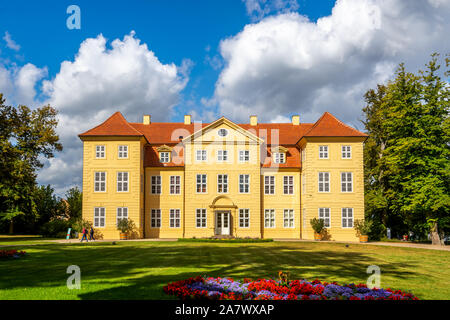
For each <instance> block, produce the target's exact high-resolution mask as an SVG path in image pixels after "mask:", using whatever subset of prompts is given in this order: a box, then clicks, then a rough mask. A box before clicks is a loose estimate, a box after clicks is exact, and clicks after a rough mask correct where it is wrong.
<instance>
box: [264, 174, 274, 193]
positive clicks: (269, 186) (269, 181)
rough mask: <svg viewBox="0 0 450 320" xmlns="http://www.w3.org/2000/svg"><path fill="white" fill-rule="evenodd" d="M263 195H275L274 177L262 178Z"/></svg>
mask: <svg viewBox="0 0 450 320" xmlns="http://www.w3.org/2000/svg"><path fill="white" fill-rule="evenodd" d="M264 194H275V176H264Z"/></svg>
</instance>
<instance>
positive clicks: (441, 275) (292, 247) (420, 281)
mask: <svg viewBox="0 0 450 320" xmlns="http://www.w3.org/2000/svg"><path fill="white" fill-rule="evenodd" d="M16 243H17V242H16ZM8 249H10V248H8ZM17 249H21V250H26V251H27V252H28V256H25V257H23V258H21V259H17V260H0V299H170V298H171V297H169V296H166V295H165V294H164V293H163V292H162V287H163V286H164V285H165V284H166V283H167V282H170V281H175V280H180V279H185V278H188V277H190V276H195V275H199V274H201V275H208V276H221V277H225V276H231V277H235V278H244V277H252V278H257V277H272V278H273V277H276V275H277V272H278V271H279V270H284V271H290V273H291V278H306V279H311V280H312V279H314V278H319V279H321V280H325V281H337V282H339V283H349V282H355V283H358V282H364V283H365V282H366V279H367V277H368V275H367V274H366V268H367V266H369V265H378V266H379V267H380V268H381V286H382V287H385V288H387V287H391V288H395V289H404V290H409V291H411V292H412V293H414V294H416V295H417V296H418V297H419V298H421V299H450V280H449V279H450V268H449V265H450V252H448V251H437V250H424V249H413V248H398V247H384V246H371V245H360V244H352V245H350V246H349V247H348V248H347V247H345V245H344V244H337V243H315V242H301V243H294V242H269V243H250V244H247V243H195V242H192V243H189V242H126V241H122V242H117V245H112V244H111V243H106V242H104V243H88V244H86V243H83V244H45V243H44V244H42V243H40V244H36V245H29V243H28V242H27V244H24V245H20V246H18V247H17ZM69 265H78V266H79V267H80V268H81V289H80V290H69V289H67V287H66V280H67V277H68V276H69V274H66V269H67V267H68V266H69Z"/></svg>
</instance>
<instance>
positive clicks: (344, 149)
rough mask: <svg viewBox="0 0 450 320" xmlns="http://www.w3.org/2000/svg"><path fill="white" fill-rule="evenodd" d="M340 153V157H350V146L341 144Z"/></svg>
mask: <svg viewBox="0 0 450 320" xmlns="http://www.w3.org/2000/svg"><path fill="white" fill-rule="evenodd" d="M341 155H342V159H351V158H352V146H342V147H341Z"/></svg>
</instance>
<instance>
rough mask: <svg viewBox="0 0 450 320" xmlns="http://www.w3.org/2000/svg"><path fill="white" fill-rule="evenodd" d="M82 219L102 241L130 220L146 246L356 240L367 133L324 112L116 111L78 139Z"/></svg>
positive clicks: (361, 210) (114, 235)
mask: <svg viewBox="0 0 450 320" xmlns="http://www.w3.org/2000/svg"><path fill="white" fill-rule="evenodd" d="M79 137H80V139H81V140H82V141H83V218H84V219H86V220H89V221H91V222H92V223H93V225H94V228H96V229H98V230H100V232H101V233H102V234H103V236H104V238H105V239H118V238H119V231H118V230H117V227H116V226H117V221H118V220H119V219H122V218H128V219H132V220H133V221H134V222H135V224H136V226H137V229H138V236H139V237H140V238H192V237H197V238H200V237H211V236H231V237H252V238H254V237H258V238H278V239H313V238H314V232H313V230H312V228H311V225H310V220H311V219H312V218H314V217H317V218H320V219H323V220H324V223H325V226H326V228H327V233H328V234H329V236H330V237H331V239H332V240H351V241H356V240H357V237H356V234H355V230H354V228H353V225H354V220H356V219H363V218H364V181H363V143H364V141H365V139H366V138H367V135H366V134H364V133H362V132H359V131H357V130H355V129H354V128H351V127H349V126H347V125H346V124H344V123H342V122H341V121H339V120H338V119H336V118H335V117H334V116H333V115H331V114H330V113H328V112H325V113H324V114H323V115H322V116H321V117H320V118H319V119H318V120H317V122H315V123H302V122H301V121H300V117H299V116H293V117H292V121H291V122H290V123H258V119H257V117H256V116H251V117H250V121H249V123H245V124H237V123H234V122H232V121H230V120H228V119H226V118H224V117H222V118H220V119H218V120H216V121H214V122H212V123H199V122H192V121H191V116H188V115H186V116H185V117H184V122H183V123H154V122H152V121H151V117H150V115H145V116H144V117H143V121H142V123H132V122H128V121H127V120H126V119H125V118H124V117H123V116H122V114H121V113H120V112H116V113H114V114H113V115H112V116H111V117H110V118H108V119H107V120H106V121H105V122H103V123H102V124H100V125H98V126H97V127H95V128H93V129H91V130H88V131H86V132H84V133H82V134H80V135H79Z"/></svg>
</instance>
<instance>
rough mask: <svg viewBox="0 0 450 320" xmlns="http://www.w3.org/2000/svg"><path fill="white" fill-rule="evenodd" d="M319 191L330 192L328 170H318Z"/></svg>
mask: <svg viewBox="0 0 450 320" xmlns="http://www.w3.org/2000/svg"><path fill="white" fill-rule="evenodd" d="M319 192H330V173H329V172H319Z"/></svg>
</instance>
